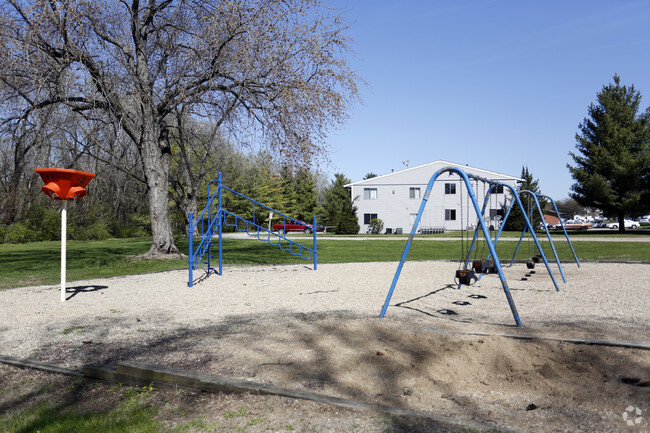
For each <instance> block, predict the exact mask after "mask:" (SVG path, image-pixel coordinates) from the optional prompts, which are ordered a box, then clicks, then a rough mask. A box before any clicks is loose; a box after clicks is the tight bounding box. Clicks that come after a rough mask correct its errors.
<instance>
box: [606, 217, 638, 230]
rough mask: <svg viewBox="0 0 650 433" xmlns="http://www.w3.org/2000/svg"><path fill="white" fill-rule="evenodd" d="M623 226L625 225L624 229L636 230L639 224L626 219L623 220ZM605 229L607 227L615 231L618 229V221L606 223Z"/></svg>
mask: <svg viewBox="0 0 650 433" xmlns="http://www.w3.org/2000/svg"><path fill="white" fill-rule="evenodd" d="M624 224H625V228H626V229H637V228H639V223H638V222H636V221H632V220H628V219H626V220H624ZM607 227H609V228H610V229H617V228H618V221H615V222H613V223H607Z"/></svg>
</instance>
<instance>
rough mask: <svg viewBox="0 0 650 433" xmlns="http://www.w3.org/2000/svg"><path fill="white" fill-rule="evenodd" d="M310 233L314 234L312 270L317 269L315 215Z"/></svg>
mask: <svg viewBox="0 0 650 433" xmlns="http://www.w3.org/2000/svg"><path fill="white" fill-rule="evenodd" d="M312 229H313V230H312V233H313V234H314V247H313V248H314V270H316V269H318V261H317V260H316V258H317V255H318V253H317V252H316V232H317V231H318V226H317V225H316V215H314V225H313V226H312Z"/></svg>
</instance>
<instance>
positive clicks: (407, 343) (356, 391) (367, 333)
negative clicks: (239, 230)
mask: <svg viewBox="0 0 650 433" xmlns="http://www.w3.org/2000/svg"><path fill="white" fill-rule="evenodd" d="M457 267H458V265H457V263H450V262H438V261H426V262H407V263H406V264H405V266H404V269H403V271H402V275H401V277H400V280H399V282H398V284H397V287H396V289H395V293H394V295H393V298H392V300H391V304H390V305H391V306H390V307H389V309H388V313H387V316H386V318H385V319H383V320H380V319H378V318H377V316H378V314H379V312H380V309H381V306H382V305H383V302H384V300H385V297H386V293H387V291H388V288H389V287H390V283H391V281H392V279H393V276H394V274H395V270H396V268H397V263H348V264H329V265H328V264H325V265H319V267H318V270H317V271H313V270H311V269H309V268H307V267H305V266H301V265H292V266H257V267H226V268H225V269H224V275H223V276H218V275H212V276H210V277H209V278H207V279H204V280H203V281H200V282H197V283H196V284H195V285H194V287H192V288H188V287H187V271H173V272H162V273H156V274H148V275H138V276H131V277H121V278H108V279H97V280H87V281H77V282H74V283H70V284H69V285H68V289H67V290H68V300H67V301H66V302H65V303H63V302H61V301H60V296H59V288H58V287H53V286H40V287H25V288H19V289H11V290H4V291H0V311H1V313H2V321H1V323H0V347H2V350H0V353H2V354H4V355H11V356H17V357H25V358H32V359H39V360H45V361H51V362H55V363H57V364H60V365H67V366H81V365H84V364H85V363H90V362H105V363H108V364H111V363H115V362H117V361H119V360H121V359H136V360H142V361H148V362H156V363H160V364H164V365H169V366H174V367H182V368H190V369H193V370H198V371H202V372H212V373H217V374H225V375H229V376H232V377H238V378H249V379H251V380H255V381H263V382H269V383H274V384H276V385H280V386H286V387H294V388H299V389H311V390H316V391H318V392H323V393H325V394H330V395H336V396H340V397H345V398H355V399H359V400H364V401H373V402H378V403H382V404H388V405H391V406H396V407H403V408H408V409H415V410H421V411H430V412H432V413H436V414H443V415H448V416H456V417H460V418H463V419H467V420H475V421H479V422H484V423H494V424H495V425H499V426H506V427H509V428H514V429H522V430H526V431H568V430H571V431H594V432H595V431H627V430H625V428H627V427H628V426H627V425H626V424H625V423H624V422H623V420H622V418H621V416H622V415H621V414H622V413H623V412H624V411H625V409H626V407H628V406H629V405H633V406H634V407H638V408H639V409H640V410H642V411H643V414H644V417H643V421H642V422H641V423H640V424H639V425H635V426H631V427H630V429H631V430H629V431H644V430H642V429H645V431H647V430H648V423H647V421H648V418H650V413H649V412H648V411H649V410H650V394H649V393H648V390H649V389H650V387H648V385H647V383H648V380H650V352H649V351H647V350H639V349H622V348H612V347H598V346H586V345H573V344H566V343H560V342H553V341H548V340H544V339H541V340H536V341H533V342H522V341H517V340H513V339H510V338H503V337H502V336H499V335H500V334H505V333H507V334H519V335H522V336H535V337H540V338H542V337H553V338H560V339H572V338H584V339H599V340H601V339H604V340H612V341H628V342H640V343H645V344H648V343H650V297H649V296H648V295H649V292H650V283H648V281H650V265H647V264H596V263H583V264H582V266H581V267H580V268H578V267H577V266H576V265H575V264H566V265H564V271H565V274H566V279H567V281H568V282H567V283H566V284H565V283H562V280H561V276H560V274H559V272H558V269H557V268H555V267H553V268H552V270H553V272H554V274H555V276H556V278H557V279H558V281H559V287H560V289H561V291H556V290H555V287H554V286H553V284H552V282H551V279H550V278H549V276H548V273H547V271H546V269H544V267H543V266H539V265H538V267H537V268H536V272H535V273H534V274H529V275H528V276H527V277H526V278H527V279H526V280H525V281H524V280H522V277H525V274H526V272H527V271H526V269H525V268H524V266H523V265H515V266H514V267H513V268H506V269H505V272H506V278H507V280H508V283H509V285H510V288H511V292H512V297H513V299H514V302H515V303H516V306H517V309H518V311H519V315H520V317H521V319H522V321H523V323H524V327H523V328H517V327H515V326H514V319H513V316H512V313H511V311H510V308H509V306H508V303H507V301H506V297H505V295H504V293H503V289H502V287H501V284H500V282H499V279H498V277H497V276H495V275H487V276H485V277H484V278H483V279H482V280H481V281H480V282H478V283H476V284H474V285H472V286H469V287H462V288H461V290H456V289H455V288H454V283H453V276H454V272H455V270H456V268H457ZM441 331H445V332H441ZM455 332H462V333H472V332H475V333H485V334H488V336H475V335H467V334H456V333H455ZM628 382H630V383H628ZM631 382H634V383H631ZM635 385H638V386H635ZM531 404H532V406H531ZM533 406H534V407H533ZM531 408H533V409H531ZM619 427H620V428H619ZM637 427H638V430H634V429H636V428H637Z"/></svg>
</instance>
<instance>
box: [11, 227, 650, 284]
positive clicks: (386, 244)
mask: <svg viewBox="0 0 650 433" xmlns="http://www.w3.org/2000/svg"><path fill="white" fill-rule="evenodd" d="M572 236H573V235H572ZM583 236H584V235H583ZM617 236H620V235H617ZM629 236H632V237H634V235H629ZM425 238H428V239H429V240H425ZM430 239H431V237H429V236H422V237H419V236H418V237H416V238H415V240H414V242H413V244H412V247H411V250H410V251H409V255H408V260H456V259H457V260H460V258H461V256H462V253H461V251H462V245H461V241H457V240H440V241H435V240H430ZM511 239H513V238H511ZM587 239H588V238H587V237H582V240H581V241H580V242H574V243H573V245H574V248H575V249H576V252H577V254H578V257H579V258H580V260H614V261H616V260H634V261H637V260H641V261H650V242H630V241H619V242H599V241H598V240H597V239H594V240H593V241H592V240H587ZM297 240H298V241H299V242H301V243H304V244H305V245H310V244H311V237H308V236H307V237H298V238H297ZM406 241H407V238H406V237H399V238H395V239H394V240H380V239H374V240H361V238H360V239H359V240H334V239H328V237H327V236H323V237H321V238H319V241H318V263H344V262H375V261H380V262H381V261H398V260H399V259H400V257H401V256H402V252H403V251H404V246H405V245H406ZM554 241H555V242H554V243H555V245H556V248H557V251H558V254H559V256H560V259H561V260H562V261H567V260H572V255H571V252H570V250H569V248H568V244H567V243H566V241H565V240H563V237H562V238H559V237H558V238H554ZM150 243H151V240H150V239H149V238H135V239H110V240H105V241H85V242H81V241H70V242H68V254H67V261H68V266H67V281H69V282H72V281H77V280H82V279H88V278H103V277H112V276H121V275H134V274H143V273H151V272H157V271H164V270H171V269H184V268H187V259H173V260H166V259H161V260H144V259H139V258H136V257H135V256H136V255H138V254H143V253H145V252H146V251H147V250H148V249H149V246H150ZM177 245H178V247H179V248H180V249H181V251H184V252H187V240H186V239H178V240H177ZM543 246H544V249H545V251H547V253H548V254H549V255H550V254H551V251H550V249H549V244H548V242H547V241H544V242H543ZM223 247H224V265H226V266H227V265H233V264H252V265H256V264H259V265H263V264H299V263H305V264H308V265H310V264H311V261H306V262H305V261H301V260H300V259H298V258H296V257H294V256H291V255H289V254H288V253H286V252H282V251H279V250H278V249H277V248H272V247H269V246H268V245H267V244H266V243H265V242H260V241H257V240H254V239H224V240H223ZM515 247H516V241H513V240H505V235H504V238H503V240H501V241H500V242H499V244H498V248H497V252H498V254H499V257H500V258H501V260H502V261H506V260H510V258H512V255H513V253H514V249H515ZM60 248H61V247H60V242H34V243H28V244H18V245H14V244H0V260H1V261H2V263H3V266H2V269H1V270H0V289H7V288H13V287H23V286H28V285H42V284H57V283H58V282H59V279H60ZM529 251H531V252H532V249H530V247H529V243H528V242H524V243H522V246H521V248H520V252H519V254H518V256H517V258H518V259H525V258H527V256H528V255H531V253H530V252H529ZM213 254H216V251H214V252H213ZM486 255H487V247H486V246H485V244H484V243H479V246H478V253H477V256H476V257H485V256H486ZM215 261H216V259H215Z"/></svg>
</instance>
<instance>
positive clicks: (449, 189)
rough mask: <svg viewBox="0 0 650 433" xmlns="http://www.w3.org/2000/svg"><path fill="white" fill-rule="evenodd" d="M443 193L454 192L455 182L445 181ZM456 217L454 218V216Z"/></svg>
mask: <svg viewBox="0 0 650 433" xmlns="http://www.w3.org/2000/svg"><path fill="white" fill-rule="evenodd" d="M445 194H456V184H455V183H446V184H445ZM454 219H456V218H454Z"/></svg>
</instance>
